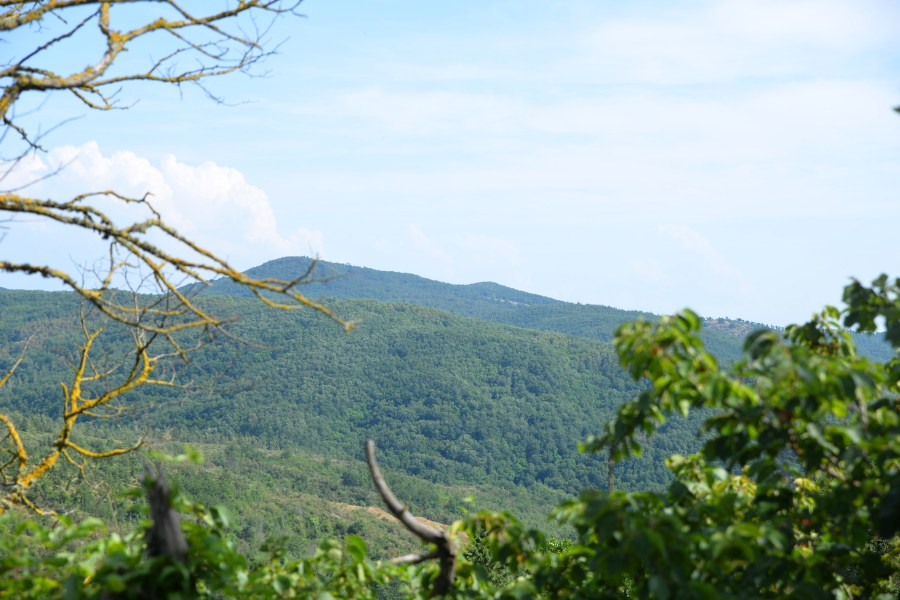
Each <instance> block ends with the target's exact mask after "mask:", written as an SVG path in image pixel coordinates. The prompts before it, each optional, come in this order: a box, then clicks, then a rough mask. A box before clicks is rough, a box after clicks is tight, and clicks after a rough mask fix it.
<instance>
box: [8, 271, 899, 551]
mask: <svg viewBox="0 0 900 600" xmlns="http://www.w3.org/2000/svg"><path fill="white" fill-rule="evenodd" d="M297 260H299V259H284V260H283V261H275V262H274V263H269V266H271V265H273V264H276V265H281V266H285V265H287V267H290V265H295V266H297V265H299V266H302V265H303V263H302V262H300V263H297V262H296V261H297ZM264 267H265V268H268V266H265V265H264V266H263V267H260V269H263V268H264ZM287 267H286V268H287ZM323 267H328V268H330V267H331V265H330V264H325V265H323ZM337 267H339V265H338V266H335V268H337ZM347 269H349V272H350V273H353V272H356V269H355V268H349V267H347ZM358 271H359V273H360V275H359V276H358V277H355V276H352V275H347V276H346V277H337V273H335V272H332V273H331V274H330V275H329V277H331V276H335V278H333V279H331V280H330V281H328V282H327V283H316V284H311V285H310V286H308V287H307V288H306V289H305V291H308V292H318V291H324V290H325V289H327V290H329V293H330V295H329V296H328V297H329V298H331V299H329V300H328V305H329V307H330V308H332V309H333V310H334V311H335V313H336V314H338V315H340V316H341V317H342V318H345V319H348V320H359V322H360V325H359V326H358V327H357V328H356V329H355V330H354V331H353V332H352V333H351V334H349V335H346V334H344V333H343V331H342V329H341V328H340V327H337V326H336V325H335V324H334V323H333V322H331V321H329V320H328V319H325V318H323V317H322V316H321V315H320V314H317V313H315V312H312V311H305V310H301V311H288V312H285V311H273V310H268V309H266V308H264V307H262V306H261V305H260V303H259V302H258V301H255V300H254V299H250V298H246V297H243V296H242V295H234V294H231V293H230V290H229V288H228V286H225V285H222V284H218V283H217V284H213V285H212V286H211V287H210V288H209V289H207V290H205V291H204V293H203V295H201V296H200V299H199V301H200V302H201V303H202V305H203V306H204V307H205V308H206V309H208V310H209V311H210V312H212V313H214V314H217V315H223V316H227V317H229V318H230V319H232V320H233V321H234V324H233V325H232V326H231V327H230V329H229V332H230V334H231V336H230V337H229V336H219V337H218V339H216V340H215V341H214V342H213V343H211V344H209V345H208V346H206V347H205V348H202V349H201V350H199V351H198V352H196V353H193V354H191V356H190V362H189V364H183V363H180V362H178V361H173V362H171V363H169V364H168V365H167V366H165V367H164V370H171V371H172V372H174V373H176V374H177V377H178V381H180V382H182V383H190V386H191V387H190V389H189V390H182V389H171V388H162V389H160V388H142V389H141V391H140V392H139V394H138V395H137V396H135V397H133V398H131V399H130V400H129V403H128V405H129V406H130V407H131V408H130V410H128V411H127V412H126V413H125V414H124V415H123V416H122V417H120V418H119V419H116V420H113V421H109V422H107V421H99V420H98V421H95V422H92V423H85V425H87V426H88V427H86V428H84V429H83V430H82V431H83V435H89V436H92V437H93V438H94V439H96V440H100V442H99V445H100V446H101V447H103V445H104V444H103V443H102V440H104V439H107V440H112V439H116V440H125V441H127V440H132V439H134V438H135V437H136V436H137V435H139V434H145V435H146V436H147V437H148V439H149V440H150V442H151V443H152V444H153V445H155V446H159V447H164V448H172V447H176V448H177V447H178V446H179V444H180V443H183V442H190V443H192V444H195V445H199V446H200V447H202V448H204V449H205V451H206V453H207V454H208V455H209V456H210V460H209V461H208V464H207V466H205V467H203V468H200V469H199V470H196V471H195V472H192V473H191V475H190V477H188V478H187V479H185V480H184V487H185V488H186V489H187V490H188V491H189V493H191V494H192V495H194V496H195V497H197V498H198V499H201V500H204V501H209V502H225V503H226V504H228V505H230V506H232V507H234V508H235V509H236V510H237V511H238V513H239V521H241V522H249V523H250V524H251V525H248V529H247V530H246V531H242V532H240V536H241V539H243V540H244V541H245V542H247V543H250V542H253V541H254V540H257V538H259V537H260V536H262V535H264V534H265V535H268V534H271V533H273V532H275V533H277V532H278V531H279V530H282V531H283V532H285V533H288V534H290V535H291V536H292V539H294V540H295V545H294V546H293V547H294V548H295V549H296V550H298V551H300V550H301V549H302V547H303V546H304V544H310V543H312V541H314V540H315V539H317V538H318V537H319V536H322V535H325V534H329V535H334V536H337V537H340V536H341V535H344V534H346V533H348V532H353V530H359V531H364V532H366V534H367V535H369V536H370V537H371V538H373V539H375V540H379V541H378V542H377V543H376V546H377V547H382V548H387V547H388V546H389V545H390V543H391V542H390V541H389V540H391V539H392V534H391V532H390V527H391V526H390V525H385V524H384V523H383V522H382V520H381V519H379V518H376V517H373V516H372V515H371V514H369V513H366V512H365V511H362V512H358V511H357V512H353V509H348V508H347V507H346V506H344V505H350V506H361V507H365V506H370V505H372V504H378V500H377V498H376V497H375V496H374V493H373V491H372V490H371V488H370V485H369V482H368V480H367V477H366V475H365V470H364V465H363V462H362V443H363V440H364V439H365V438H366V437H374V438H375V439H376V440H377V441H378V444H379V448H380V450H379V453H380V457H381V461H382V463H383V465H384V466H385V467H386V468H387V469H388V472H389V473H390V474H391V477H392V479H393V480H394V481H396V482H397V484H396V486H397V489H398V491H399V492H400V493H401V495H402V497H403V498H404V500H405V501H407V502H410V503H411V504H413V505H414V506H416V507H417V509H418V510H419V511H420V514H422V515H423V516H425V517H428V518H430V519H434V520H436V521H440V522H450V521H452V520H454V519H455V518H457V517H459V516H460V514H461V513H460V511H461V510H462V508H461V507H462V506H463V505H464V502H463V499H464V498H465V497H466V496H469V495H474V496H475V497H476V506H477V507H481V508H492V509H500V508H507V509H512V510H514V511H515V512H516V513H517V514H519V515H521V516H522V517H523V518H524V520H525V521H526V522H529V523H531V524H532V525H541V524H542V523H541V520H542V519H541V515H545V514H546V508H547V506H551V505H554V504H556V503H557V501H558V500H559V499H560V498H562V497H565V496H571V495H574V494H576V493H578V492H580V491H582V490H584V489H585V488H591V487H598V488H603V487H605V485H606V478H607V466H606V457H605V456H597V455H584V454H580V453H579V452H578V451H577V445H578V443H579V442H580V441H582V440H584V438H585V437H586V436H588V435H590V434H594V433H597V432H599V431H601V429H602V427H603V425H604V423H605V422H606V421H607V420H608V419H609V418H610V417H611V416H612V415H613V414H614V412H615V410H616V409H617V407H618V406H619V404H621V403H622V402H624V401H625V400H627V399H629V398H632V397H634V396H635V395H636V394H637V393H638V392H639V391H640V389H641V386H640V385H639V384H636V383H635V382H633V381H632V380H631V379H630V378H629V377H628V376H627V375H626V374H625V373H624V371H623V370H622V369H621V368H620V366H619V365H618V362H617V360H616V357H615V354H614V352H613V350H612V348H611V346H610V344H609V343H607V342H606V340H608V339H610V337H611V335H612V331H613V330H614V329H615V327H616V326H617V325H618V324H619V323H620V322H623V321H625V320H629V319H633V318H635V317H636V316H638V313H631V312H628V311H619V310H616V309H611V308H608V307H597V306H590V305H577V304H570V303H564V302H559V301H555V300H551V299H549V298H543V297H540V296H532V295H529V294H524V293H522V292H518V291H516V290H512V289H509V288H504V287H502V286H496V285H495V284H477V285H475V286H452V285H449V284H442V283H439V282H432V281H429V280H426V279H423V278H419V277H415V276H411V275H404V274H397V273H383V272H379V271H375V270H371V269H360V270H358ZM294 274H295V272H294V271H283V272H278V271H257V273H256V275H257V276H274V277H281V278H285V277H288V276H293V275H294ZM354 281H355V282H356V283H355V284H354V283H353V282H354ZM416 289H417V290H419V291H418V295H416V292H415V291H414V290H416ZM335 290H338V292H335ZM232 291H233V290H232ZM366 294H368V295H371V296H379V295H380V296H382V297H381V298H376V299H373V298H366V297H364V296H365V295H366ZM492 294H493V295H492ZM309 295H310V296H313V295H314V294H312V293H310V294H309ZM341 295H344V296H346V298H344V299H336V297H337V296H341ZM353 296H357V297H355V298H354V297H353ZM386 297H390V299H393V300H397V299H404V300H407V301H406V302H403V303H400V302H385V301H383V300H384V299H385V298H386ZM408 298H413V299H415V301H416V302H418V303H419V304H425V303H431V304H440V305H442V306H443V307H444V309H441V310H439V309H437V308H434V307H429V306H422V305H416V304H413V303H411V302H410V301H409V300H408ZM453 307H455V309H453ZM451 309H452V310H451ZM465 313H469V314H470V315H476V316H465ZM79 331H80V330H79V327H78V302H77V300H76V299H75V298H74V297H73V296H72V295H70V294H67V293H47V292H27V291H10V290H4V291H0V368H3V369H5V368H6V367H8V366H9V365H10V364H11V363H12V362H13V361H14V360H15V358H16V356H17V354H18V352H19V351H20V350H21V348H22V346H23V344H24V343H25V341H26V340H29V351H28V353H27V356H26V360H25V361H24V362H23V364H22V365H21V367H20V368H19V370H18V371H17V373H16V375H15V377H14V378H13V379H11V380H10V382H9V383H8V384H7V385H6V386H5V387H4V388H3V390H2V391H0V403H2V405H3V406H4V407H5V409H4V410H6V411H11V414H13V415H14V416H16V417H17V418H22V417H24V418H25V419H26V420H27V422H28V423H30V425H29V427H28V428H27V430H28V431H29V433H30V434H31V435H32V436H34V435H37V434H38V433H40V432H41V431H44V432H45V434H46V435H52V431H51V430H50V429H49V423H52V419H54V418H56V417H57V415H58V414H59V410H60V404H59V403H60V392H59V384H60V382H61V381H64V380H65V377H66V374H67V373H70V372H71V366H70V365H71V363H72V361H73V360H74V358H75V352H76V345H77V343H78V342H79V340H80V338H79V335H80V334H79ZM866 341H867V343H868V344H869V351H871V352H874V353H878V352H879V351H880V350H879V349H880V348H881V346H885V345H884V344H883V341H881V340H878V339H877V338H866ZM707 342H708V344H709V346H710V348H711V349H712V351H713V352H714V353H715V354H716V355H717V356H719V358H720V359H721V360H722V361H723V362H725V363H728V362H731V361H733V360H735V358H736V357H737V356H738V354H739V348H740V345H741V338H740V337H738V336H736V335H732V334H730V333H728V332H727V331H711V332H708V333H707ZM128 343H129V338H128V336H127V335H126V332H125V331H123V330H122V329H121V328H118V327H116V326H112V327H110V328H109V329H108V330H107V331H105V332H104V334H103V335H102V336H101V338H100V339H99V340H98V344H99V345H98V350H99V352H98V354H97V355H96V356H97V357H98V360H99V361H100V362H101V363H104V362H107V363H109V364H110V365H111V364H112V362H114V359H115V357H117V356H119V355H121V353H122V352H123V351H124V350H125V349H126V348H127V344H128ZM885 347H886V346H885ZM702 417H703V415H702V414H700V413H693V414H692V416H691V418H690V419H688V420H685V419H681V418H672V419H670V420H669V421H668V422H667V423H666V424H664V425H663V426H662V428H661V429H660V431H661V433H662V435H658V436H656V437H654V438H653V439H652V440H650V441H649V443H648V444H647V446H646V447H645V450H644V454H643V456H642V457H641V458H639V459H632V460H629V461H624V462H622V463H620V464H618V465H617V467H616V484H617V486H618V487H619V488H621V489H629V490H647V489H661V488H662V487H663V486H664V485H665V484H666V483H667V482H668V481H669V480H670V474H669V471H668V470H667V469H666V468H665V466H664V462H663V461H664V459H665V458H666V457H668V456H669V455H671V454H672V453H675V452H679V453H689V452H691V451H693V450H695V449H696V448H697V446H698V441H697V435H696V432H697V429H698V423H699V421H700V419H701V418H702ZM38 437H39V436H38ZM29 439H37V438H35V437H32V438H29ZM110 443H111V442H110ZM107 447H108V446H107ZM138 460H142V459H138ZM134 461H135V459H134V458H123V459H117V460H114V461H110V462H109V463H104V464H103V465H100V466H98V467H97V468H95V469H94V470H93V473H94V477H97V478H99V481H102V482H104V486H105V487H103V486H101V487H103V489H105V490H106V491H107V492H106V493H107V495H108V494H109V493H111V492H110V490H114V489H120V488H122V487H127V485H129V483H128V482H129V481H133V479H134V474H135V473H136V472H139V471H140V467H139V464H138V463H136V462H134ZM107 465H108V466H107ZM126 465H127V466H126ZM179 472H180V471H179ZM73 476H74V473H73V472H72V470H71V469H69V471H66V470H65V469H63V470H61V472H60V474H59V475H55V476H54V479H52V480H51V481H50V482H48V483H47V484H46V485H44V486H42V487H41V489H40V494H41V496H40V497H41V498H42V499H43V500H44V501H46V502H48V503H49V504H50V506H55V507H59V508H62V507H69V508H72V507H75V508H80V509H81V510H84V511H85V512H95V513H96V512H98V511H99V512H101V513H103V514H104V515H105V516H109V515H110V514H115V513H116V511H119V510H123V509H122V508H121V502H120V501H115V502H112V503H110V502H107V501H104V502H100V501H98V498H97V497H96V493H95V492H94V491H92V490H94V489H95V487H96V485H94V484H78V485H77V486H76V487H71V481H70V480H71V479H72V477H73ZM79 486H80V487H79ZM62 490H65V492H63V491H62ZM117 502H118V504H117ZM116 506H119V508H116ZM348 510H350V511H351V512H352V514H350V513H348V512H347V511H348ZM297 514H303V515H306V516H305V517H303V518H299V519H298V518H296V515H297ZM261 515H265V518H263V517H262V516H261ZM307 517H308V518H307Z"/></svg>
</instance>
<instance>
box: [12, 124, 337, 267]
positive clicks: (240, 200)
mask: <svg viewBox="0 0 900 600" xmlns="http://www.w3.org/2000/svg"><path fill="white" fill-rule="evenodd" d="M57 170H58V171H59V172H58V173H56V174H55V175H52V176H51V177H48V178H46V179H45V180H40V178H41V177H42V176H43V175H50V174H53V173H54V172H56V171H57ZM27 181H36V183H35V184H34V185H32V186H29V188H28V193H29V194H33V195H35V196H39V197H52V198H55V199H68V198H71V197H72V196H73V195H75V194H79V193H84V192H96V191H103V190H115V191H116V192H118V193H120V194H124V195H128V196H132V197H143V196H144V195H145V194H150V195H149V200H150V202H151V203H152V205H153V207H154V208H155V209H156V210H157V211H159V213H160V214H161V215H162V217H163V219H164V220H165V221H166V222H168V223H169V224H170V225H172V226H174V227H175V228H176V229H177V230H178V231H179V232H180V233H182V234H184V235H186V236H187V237H189V238H191V239H192V240H194V241H195V242H198V243H199V244H201V245H202V246H205V247H207V248H208V249H210V250H212V251H213V252H216V253H217V254H219V255H221V256H224V257H226V258H228V259H230V260H232V261H233V262H234V263H235V264H236V265H238V266H240V267H242V268H246V267H250V266H254V265H255V264H258V263H259V262H262V261H264V260H268V259H272V258H276V257H279V256H284V255H289V254H310V255H319V256H324V254H325V249H324V235H323V234H322V233H321V232H320V231H314V230H310V229H305V228H302V227H297V228H294V229H293V231H289V232H288V233H282V230H281V228H279V225H278V222H277V219H276V216H275V213H274V211H273V210H272V206H271V204H270V202H269V199H268V197H267V196H266V193H265V192H264V191H263V190H262V189H260V188H258V187H256V186H254V185H252V184H250V183H248V182H247V181H246V179H245V178H244V175H243V174H242V173H241V172H240V171H239V170H238V169H234V168H230V167H223V166H220V165H217V164H215V163H213V162H205V163H202V164H200V165H189V164H185V163H182V162H179V161H178V159H177V158H176V157H175V156H172V155H166V156H164V157H163V158H162V160H160V161H159V162H158V163H156V164H154V163H153V162H151V161H150V160H148V159H146V158H144V157H141V156H138V155H136V154H135V153H133V152H128V151H120V152H114V153H112V154H109V155H106V154H104V153H103V152H102V150H101V149H100V147H99V146H98V144H96V143H95V142H88V143H86V144H83V145H81V146H63V147H58V148H54V149H52V150H50V151H49V152H48V153H47V155H46V156H45V157H43V158H41V157H34V158H30V159H29V160H28V161H23V162H22V164H21V165H19V166H17V167H16V169H15V170H14V172H13V174H12V175H11V177H10V178H9V181H6V182H4V184H5V187H13V186H12V185H10V184H13V183H14V184H17V185H22V183H23V182H27ZM109 210H110V211H111V216H113V217H114V218H115V219H116V220H117V221H118V222H120V223H124V222H125V220H126V219H134V218H138V217H137V215H136V214H135V213H134V211H129V210H127V209H124V208H123V207H121V206H116V205H110V207H109ZM19 237H21V236H10V238H9V240H8V241H7V243H16V242H17V241H18V238H19ZM60 241H62V240H60ZM22 242H24V240H22V241H19V243H22ZM24 243H27V242H24ZM65 250H66V251H74V250H73V249H72V248H71V247H66V248H65ZM85 258H89V257H85Z"/></svg>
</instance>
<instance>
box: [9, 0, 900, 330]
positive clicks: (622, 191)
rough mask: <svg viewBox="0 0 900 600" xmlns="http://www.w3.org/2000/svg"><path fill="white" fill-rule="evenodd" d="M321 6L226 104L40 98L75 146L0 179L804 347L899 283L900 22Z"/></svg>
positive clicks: (360, 260) (713, 10) (891, 5)
mask: <svg viewBox="0 0 900 600" xmlns="http://www.w3.org/2000/svg"><path fill="white" fill-rule="evenodd" d="M301 12H302V13H303V14H304V16H303V17H301V18H294V17H291V18H283V19H279V20H278V21H277V22H275V23H274V25H273V27H272V30H271V31H270V32H269V38H270V39H271V40H273V41H275V42H278V41H281V42H282V44H281V46H280V48H279V54H278V55H277V56H273V57H271V58H270V59H269V60H267V61H266V62H265V63H264V64H263V65H262V66H261V68H260V69H259V70H258V71H257V73H256V74H257V75H258V77H255V78H248V77H244V76H239V75H238V76H229V77H227V78H223V79H220V80H218V81H215V82H213V83H211V84H210V87H211V89H212V90H213V91H214V92H215V93H216V94H217V95H220V96H222V97H223V98H225V99H226V100H227V104H224V105H220V104H216V103H215V102H212V101H211V100H209V99H208V98H207V97H206V96H205V95H204V94H203V93H201V92H200V91H198V90H195V89H191V88H186V89H183V90H180V91H179V90H175V89H172V88H170V87H166V86H152V85H146V84H144V85H140V84H137V85H133V86H130V87H125V88H123V90H122V91H121V92H120V97H121V98H122V100H123V103H125V104H127V105H128V106H130V108H129V109H128V110H121V111H112V112H102V113H101V112H94V111H88V110H85V109H84V108H83V107H80V106H78V105H77V104H75V103H73V102H72V101H71V100H70V99H67V98H64V97H62V96H53V97H50V98H47V99H38V98H33V99H27V102H31V103H32V104H31V105H28V104H23V105H22V106H23V110H22V112H26V110H25V109H28V110H30V112H31V114H30V115H28V116H27V119H30V124H31V125H33V126H36V127H37V126H39V127H41V129H42V130H43V131H46V130H49V129H51V128H52V127H53V126H54V125H60V126H59V127H57V128H56V129H53V130H52V131H51V132H50V133H48V134H47V135H46V136H45V138H44V139H43V143H44V145H45V147H46V148H47V152H46V153H40V154H37V155H35V156H33V157H32V158H30V159H29V160H28V161H24V162H23V163H22V164H21V165H20V166H19V167H18V171H17V172H16V173H15V177H13V178H8V179H7V181H4V182H3V183H4V184H6V185H7V186H11V185H13V184H17V183H21V182H26V181H34V180H37V179H40V178H41V177H42V176H44V175H47V174H49V173H53V172H54V170H55V169H56V168H57V167H60V166H62V167H64V168H62V170H61V171H60V172H59V173H57V174H55V175H54V176H52V177H48V178H46V179H43V180H40V181H39V182H38V183H35V184H34V185H31V186H30V187H29V188H27V190H28V193H29V194H33V195H35V196H49V197H65V196H67V195H68V196H71V195H72V193H77V192H79V191H88V190H98V189H107V188H114V189H117V190H121V191H123V192H125V193H131V194H138V195H142V194H143V193H144V192H147V191H149V192H152V194H153V196H152V201H153V203H154V205H155V206H156V207H157V208H158V209H159V210H160V212H161V213H162V214H163V216H164V217H165V218H166V219H168V220H169V221H170V222H171V223H172V224H174V225H175V226H177V227H178V228H179V229H180V230H181V231H182V232H183V233H185V234H187V235H189V236H191V237H193V238H194V239H196V240H197V241H199V242H201V243H202V244H205V245H206V246H207V247H209V248H210V249H212V250H214V251H216V252H218V253H220V254H222V255H224V256H226V257H228V258H229V259H230V260H231V261H232V263H233V264H234V265H235V266H237V267H239V268H241V269H244V268H249V267H252V266H255V265H258V264H261V263H263V262H265V261H267V260H271V259H275V258H278V257H281V256H291V255H318V256H319V257H321V258H323V259H326V260H330V261H336V262H341V263H350V264H354V265H360V266H367V267H372V268H376V269H383V270H389V271H401V272H409V273H415V274H418V275H422V276H424V277H428V278H431V279H437V280H440V281H446V282H450V283H461V284H464V283H475V282H479V281H495V282H497V283H501V284H504V285H508V286H511V287H515V288H518V289H522V290H525V291H529V292H534V293H538V294H543V295H546V296H550V297H553V298H557V299H560V300H567V301H571V302H580V303H585V304H603V305H608V306H615V307H618V308H624V309H639V310H646V311H651V312H655V313H669V312H673V311H676V310H679V309H681V308H683V307H691V308H693V309H694V310H696V311H698V312H699V313H700V314H702V315H704V316H708V317H726V316H727V317H732V318H744V319H748V320H752V321H757V322H763V323H768V324H773V325H785V324H787V323H791V322H799V321H802V320H805V319H807V318H808V317H809V316H810V315H811V314H812V313H813V312H814V311H817V310H819V309H821V308H822V306H824V305H825V304H839V302H840V294H841V289H842V287H843V286H844V285H845V284H846V283H847V282H848V281H849V279H850V278H851V277H857V278H860V279H862V280H864V281H865V280H871V279H873V278H874V277H875V276H877V275H878V274H879V273H882V272H887V273H889V274H891V275H893V276H900V268H898V267H900V235H897V230H898V228H900V227H898V226H900V115H897V114H896V113H895V112H894V111H893V110H892V107H893V106H896V105H900V46H898V45H897V43H896V41H897V40H898V39H900V4H898V3H897V2H895V1H893V0H752V1H750V0H741V1H737V0H733V1H732V0H709V1H698V0H692V1H678V0H667V1H665V2H662V1H644V0H639V1H634V2H627V3H626V2H617V1H611V0H610V1H600V0H590V1H588V0H582V1H579V0H570V1H565V2H562V1H555V0H542V1H540V2H538V1H533V0H515V1H501V0H487V1H483V2H422V1H421V0H419V1H415V0H368V1H360V0H344V1H342V2H335V1H327V0H306V1H305V2H303V4H302V10H301ZM8 42H9V43H12V44H14V47H15V48H16V49H17V50H22V49H23V48H26V47H27V46H28V44H29V43H30V42H31V40H30V39H29V38H28V36H27V35H24V36H19V37H17V38H13V39H11V40H8ZM91 51H92V48H90V47H89V46H87V45H85V46H84V47H82V48H80V49H76V50H74V51H72V53H70V54H67V55H65V56H63V55H60V56H59V57H58V60H60V61H69V62H71V64H77V65H83V64H85V63H89V62H91V61H92V60H93V58H92V55H91V54H90V52H91ZM152 52H153V49H152V48H136V49H135V51H134V52H133V53H132V54H131V55H126V57H125V58H123V66H124V61H125V60H128V61H131V60H134V61H136V63H135V64H137V62H139V61H140V60H142V59H145V58H146V57H147V56H149V55H150V54H152ZM23 102H26V101H23ZM72 117H77V118H76V119H75V120H70V119H71V118H72ZM3 233H4V234H5V235H4V236H3V237H2V240H0V256H4V257H6V258H7V259H10V260H13V259H15V260H18V259H22V260H24V259H26V258H27V259H29V260H31V261H32V262H37V261H40V260H44V261H48V262H52V261H57V262H59V261H63V266H68V267H71V266H72V265H76V264H77V265H82V264H88V263H89V261H91V260H93V259H95V258H99V257H100V256H101V255H102V249H101V248H100V247H99V246H98V245H97V243H96V242H95V241H93V240H90V241H84V240H80V239H76V238H75V237H74V236H73V235H72V234H71V233H70V232H66V231H63V230H60V229H58V228H53V227H51V226H49V225H47V224H46V223H41V222H39V221H34V220H25V221H16V222H14V223H11V224H8V226H7V229H6V231H5V232H3ZM47 285H50V284H48V283H47V282H45V281H43V280H36V279H33V278H31V279H28V278H22V277H13V276H10V275H0V286H2V287H8V288H16V287H26V288H41V287H45V286H47Z"/></svg>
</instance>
